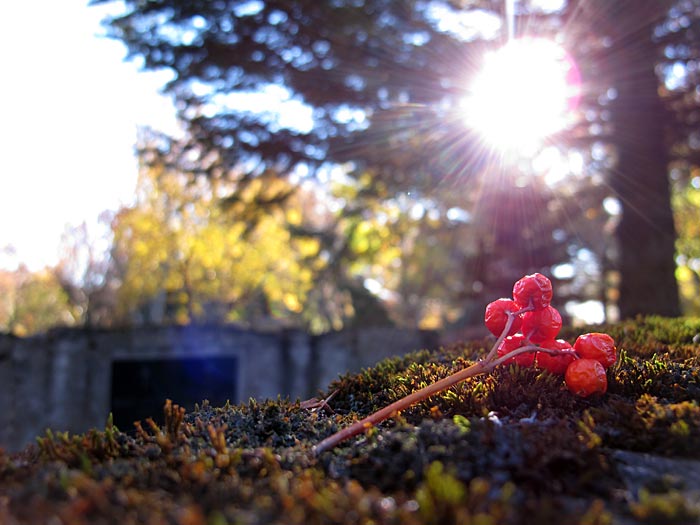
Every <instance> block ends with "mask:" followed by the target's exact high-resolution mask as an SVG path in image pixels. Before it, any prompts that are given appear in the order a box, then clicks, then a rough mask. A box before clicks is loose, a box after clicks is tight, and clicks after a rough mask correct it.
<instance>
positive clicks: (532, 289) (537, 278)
mask: <svg viewBox="0 0 700 525" xmlns="http://www.w3.org/2000/svg"><path fill="white" fill-rule="evenodd" d="M513 300H514V301H515V303H516V304H517V305H518V306H519V307H520V308H526V307H527V306H529V305H530V302H531V301H532V305H533V306H534V307H535V308H536V309H538V310H539V309H542V308H546V307H547V306H549V303H550V302H552V282H551V281H550V280H549V279H547V277H545V276H544V275H542V274H541V273H533V274H532V275H526V276H525V277H523V278H522V279H520V280H519V281H518V282H516V283H515V285H513Z"/></svg>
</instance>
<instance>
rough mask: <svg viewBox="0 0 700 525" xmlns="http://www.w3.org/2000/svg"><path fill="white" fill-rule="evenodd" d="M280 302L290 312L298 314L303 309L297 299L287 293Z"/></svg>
mask: <svg viewBox="0 0 700 525" xmlns="http://www.w3.org/2000/svg"><path fill="white" fill-rule="evenodd" d="M282 301H283V302H284V306H286V307H287V309H288V310H289V311H291V312H296V313H299V312H301V311H302V309H303V305H302V304H301V302H300V301H299V297H297V296H296V295H294V294H292V293H289V292H288V293H286V294H284V296H283V298H282Z"/></svg>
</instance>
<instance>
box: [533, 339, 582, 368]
mask: <svg viewBox="0 0 700 525" xmlns="http://www.w3.org/2000/svg"><path fill="white" fill-rule="evenodd" d="M539 346H541V347H542V348H548V349H549V350H568V351H569V352H568V353H562V354H558V355H552V354H548V353H546V352H537V366H539V367H540V368H544V369H545V370H549V371H550V372H551V373H552V374H557V375H564V372H566V369H567V367H568V366H569V364H571V362H572V361H574V360H575V359H576V354H574V349H573V347H572V346H571V345H570V344H569V343H567V342H566V341H564V340H563V339H557V340H556V341H545V342H544V343H540V344H539Z"/></svg>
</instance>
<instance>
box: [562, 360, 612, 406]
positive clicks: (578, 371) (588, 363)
mask: <svg viewBox="0 0 700 525" xmlns="http://www.w3.org/2000/svg"><path fill="white" fill-rule="evenodd" d="M564 380H565V381H566V386H567V388H568V389H569V390H571V392H573V393H574V394H576V395H577V396H581V397H588V396H590V395H593V394H604V393H605V392H606V391H607V389H608V378H607V376H606V375H605V368H603V365H601V364H600V363H599V362H598V361H596V360H595V359H577V360H575V361H574V362H572V363H571V364H570V365H569V367H568V368H567V369H566V374H565V375H564Z"/></svg>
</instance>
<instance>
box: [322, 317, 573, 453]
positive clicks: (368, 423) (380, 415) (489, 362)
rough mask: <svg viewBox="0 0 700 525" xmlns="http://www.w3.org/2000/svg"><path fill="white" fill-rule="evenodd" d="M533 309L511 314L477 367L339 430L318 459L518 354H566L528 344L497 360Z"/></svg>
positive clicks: (324, 443)
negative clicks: (521, 319) (523, 317)
mask: <svg viewBox="0 0 700 525" xmlns="http://www.w3.org/2000/svg"><path fill="white" fill-rule="evenodd" d="M531 310H534V308H533V306H532V305H530V306H527V307H526V308H523V309H521V310H518V311H517V312H507V315H508V320H507V321H506V325H505V327H504V328H503V332H501V335H500V336H499V337H498V339H496V342H495V343H494V345H493V347H492V348H491V350H490V351H489V353H488V354H487V355H486V357H485V358H484V359H482V360H480V361H477V362H476V363H474V364H473V365H471V366H468V367H467V368H464V369H462V370H460V371H459V372H455V373H454V374H452V375H450V376H447V377H445V378H444V379H440V380H439V381H436V382H435V383H433V384H431V385H428V386H426V387H425V388H421V389H420V390H416V391H415V392H413V393H411V394H409V395H407V396H405V397H402V398H401V399H399V400H398V401H394V402H393V403H391V404H390V405H388V406H386V407H384V408H382V409H380V410H377V411H376V412H374V413H372V414H370V415H369V416H367V417H366V418H364V419H361V420H360V421H356V422H355V423H353V424H352V425H350V426H349V427H346V428H344V429H342V430H339V431H338V432H336V433H335V434H333V435H331V436H329V437H327V438H326V439H324V440H323V441H321V442H320V443H319V444H318V445H315V446H314V447H313V452H314V454H315V455H317V456H318V455H319V454H321V453H322V452H324V451H326V450H330V449H331V448H333V447H335V446H336V445H337V444H338V443H340V442H342V441H345V440H346V439H349V438H351V437H354V436H357V435H358V434H362V433H363V432H365V431H367V430H369V429H370V428H371V427H373V426H375V425H377V424H378V423H381V422H382V421H384V420H385V419H388V418H390V417H393V416H395V415H396V414H398V413H399V412H401V411H402V410H406V409H407V408H409V407H410V406H411V405H414V404H416V403H418V402H420V401H423V400H424V399H427V398H428V397H430V396H432V395H435V394H437V393H439V392H442V391H443V390H447V389H448V388H450V387H451V386H454V385H456V384H457V383H461V382H462V381H464V380H465V379H469V378H470V377H475V376H478V375H481V374H488V373H490V372H492V371H493V369H494V368H496V367H497V366H498V365H500V364H501V363H503V362H504V361H506V360H508V359H510V358H511V357H513V356H515V355H518V354H522V353H525V352H533V351H538V352H539V351H541V352H546V353H548V354H561V353H564V351H561V350H550V349H547V348H540V347H538V346H535V345H528V346H526V347H522V348H518V349H516V350H513V351H512V352H509V353H508V354H506V355H504V356H502V357H499V358H498V359H494V357H495V356H496V353H497V352H498V347H499V346H500V345H501V343H502V342H503V340H504V339H505V338H506V337H507V336H508V332H510V329H511V327H512V326H513V322H514V321H515V318H516V316H518V315H520V314H521V313H523V312H529V311H531Z"/></svg>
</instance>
